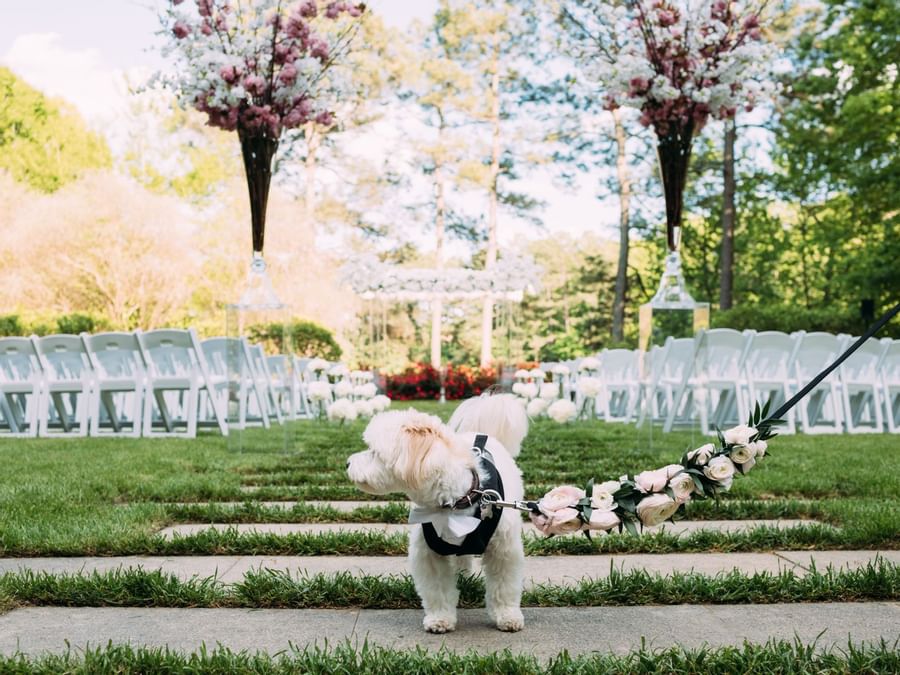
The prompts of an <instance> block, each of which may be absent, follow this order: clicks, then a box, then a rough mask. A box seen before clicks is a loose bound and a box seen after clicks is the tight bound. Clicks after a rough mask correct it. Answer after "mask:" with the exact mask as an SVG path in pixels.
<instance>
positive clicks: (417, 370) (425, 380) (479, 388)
mask: <svg viewBox="0 0 900 675" xmlns="http://www.w3.org/2000/svg"><path fill="white" fill-rule="evenodd" d="M496 382H497V373H496V371H495V370H493V369H491V368H486V369H481V368H469V367H467V366H453V365H451V364H448V365H447V368H446V377H445V380H444V395H445V396H446V397H447V399H449V400H458V399H463V398H469V397H471V396H478V395H479V394H480V393H481V392H483V391H484V390H485V389H487V388H488V387H490V386H492V385H494V384H496ZM384 388H385V392H386V393H387V395H388V396H389V397H390V398H392V399H394V400H395V401H417V400H437V399H439V398H440V397H441V374H440V372H439V371H438V370H437V369H436V368H434V367H433V366H431V365H430V364H427V363H416V364H414V365H411V366H409V367H408V368H407V369H406V370H404V371H403V372H402V373H398V374H395V375H388V376H386V377H385V384H384Z"/></svg>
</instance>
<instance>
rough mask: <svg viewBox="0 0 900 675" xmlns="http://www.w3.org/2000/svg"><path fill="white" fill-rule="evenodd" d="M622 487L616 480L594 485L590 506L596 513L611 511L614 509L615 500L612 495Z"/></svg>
mask: <svg viewBox="0 0 900 675" xmlns="http://www.w3.org/2000/svg"><path fill="white" fill-rule="evenodd" d="M620 487H622V484H621V483H620V482H619V481H617V480H608V481H606V482H605V483H600V484H599V485H595V486H594V489H593V491H592V492H591V506H593V507H594V509H596V510H597V511H612V510H613V509H614V508H616V500H615V498H614V497H613V493H614V492H615V491H616V490H618V489H619V488H620Z"/></svg>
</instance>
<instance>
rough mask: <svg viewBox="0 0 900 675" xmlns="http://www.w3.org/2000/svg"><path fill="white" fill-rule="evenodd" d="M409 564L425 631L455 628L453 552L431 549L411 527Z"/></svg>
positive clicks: (417, 531) (417, 530)
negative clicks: (451, 554) (419, 601)
mask: <svg viewBox="0 0 900 675" xmlns="http://www.w3.org/2000/svg"><path fill="white" fill-rule="evenodd" d="M409 567H410V571H411V572H412V577H413V582H414V583H415V585H416V592H417V593H418V594H419V597H420V598H421V599H422V607H423V608H424V609H425V619H424V621H423V622H422V625H424V626H425V630H427V631H428V632H429V633H449V632H450V631H452V630H455V629H456V606H457V604H458V603H459V589H458V588H457V586H456V573H457V561H456V559H455V556H442V555H438V554H437V553H435V552H434V551H432V550H431V549H430V548H428V544H426V543H425V537H424V536H423V535H422V528H421V527H413V528H412V529H411V531H410V534H409Z"/></svg>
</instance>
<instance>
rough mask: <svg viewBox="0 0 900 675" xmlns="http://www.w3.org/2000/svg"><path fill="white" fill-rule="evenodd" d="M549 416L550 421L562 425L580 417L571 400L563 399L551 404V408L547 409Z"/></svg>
mask: <svg viewBox="0 0 900 675" xmlns="http://www.w3.org/2000/svg"><path fill="white" fill-rule="evenodd" d="M547 415H548V416H549V417H550V419H552V420H555V421H556V422H559V423H560V424H565V423H566V422H571V421H572V420H574V419H575V417H576V416H577V415H578V409H577V408H576V407H575V404H574V403H572V401H570V400H569V399H566V398H561V399H558V400H556V401H554V402H553V403H551V404H550V407H549V408H547Z"/></svg>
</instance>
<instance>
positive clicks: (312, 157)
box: [303, 122, 322, 228]
mask: <svg viewBox="0 0 900 675" xmlns="http://www.w3.org/2000/svg"><path fill="white" fill-rule="evenodd" d="M304 131H305V133H306V161H305V163H304V164H305V169H306V175H305V176H304V179H305V181H306V185H304V190H305V192H304V197H303V219H304V220H305V221H306V226H307V227H309V228H312V227H313V225H314V223H313V219H314V218H315V213H316V181H315V178H316V152H317V151H318V150H319V143H320V142H321V139H322V137H321V135H320V134H319V131H318V130H317V129H316V123H315V122H307V123H306V126H305V129H304Z"/></svg>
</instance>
